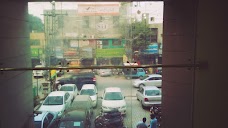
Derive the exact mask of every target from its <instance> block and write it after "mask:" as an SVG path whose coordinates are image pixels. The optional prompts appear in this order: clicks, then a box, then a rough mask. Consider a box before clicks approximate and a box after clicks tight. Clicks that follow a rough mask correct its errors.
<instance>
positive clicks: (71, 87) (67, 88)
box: [59, 84, 78, 98]
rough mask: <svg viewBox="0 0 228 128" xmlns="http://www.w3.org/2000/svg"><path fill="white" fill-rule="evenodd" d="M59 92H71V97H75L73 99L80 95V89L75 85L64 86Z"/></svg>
mask: <svg viewBox="0 0 228 128" xmlns="http://www.w3.org/2000/svg"><path fill="white" fill-rule="evenodd" d="M59 90H60V91H67V92H69V93H70V94H71V95H73V98H75V96H77V95H78V87H77V86H76V85H75V84H64V85H62V86H61V87H60V89H59Z"/></svg>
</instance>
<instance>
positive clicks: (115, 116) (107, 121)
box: [94, 111, 126, 128]
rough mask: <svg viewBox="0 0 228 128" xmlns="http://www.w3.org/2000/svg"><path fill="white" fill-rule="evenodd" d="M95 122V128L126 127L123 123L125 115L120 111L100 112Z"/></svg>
mask: <svg viewBox="0 0 228 128" xmlns="http://www.w3.org/2000/svg"><path fill="white" fill-rule="evenodd" d="M94 123H95V128H126V127H124V124H123V116H122V115H121V113H120V112H119V111H111V112H105V113H100V115H98V116H97V117H96V118H95V121H94Z"/></svg>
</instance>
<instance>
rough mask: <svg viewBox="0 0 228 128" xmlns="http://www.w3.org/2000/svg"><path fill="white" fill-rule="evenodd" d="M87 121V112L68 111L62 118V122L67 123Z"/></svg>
mask: <svg viewBox="0 0 228 128" xmlns="http://www.w3.org/2000/svg"><path fill="white" fill-rule="evenodd" d="M85 119H86V113H85V110H72V111H67V112H66V113H64V115H63V116H62V118H61V119H60V120H61V121H66V120H72V121H73V120H77V121H83V120H85Z"/></svg>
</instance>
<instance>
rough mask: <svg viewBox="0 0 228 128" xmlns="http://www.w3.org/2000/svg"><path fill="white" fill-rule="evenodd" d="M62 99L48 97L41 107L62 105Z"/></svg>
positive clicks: (60, 97) (59, 97)
mask: <svg viewBox="0 0 228 128" xmlns="http://www.w3.org/2000/svg"><path fill="white" fill-rule="evenodd" d="M62 104H63V97H62V96H48V97H47V98H46V99H45V101H44V104H43V105H62Z"/></svg>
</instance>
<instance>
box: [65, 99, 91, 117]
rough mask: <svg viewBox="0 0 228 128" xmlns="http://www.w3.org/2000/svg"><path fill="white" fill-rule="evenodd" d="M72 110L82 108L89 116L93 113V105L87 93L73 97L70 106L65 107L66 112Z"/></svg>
mask: <svg viewBox="0 0 228 128" xmlns="http://www.w3.org/2000/svg"><path fill="white" fill-rule="evenodd" d="M72 110H84V111H85V112H86V113H87V114H89V116H88V117H89V118H91V117H92V115H93V105H92V100H91V98H90V96H89V95H78V96H76V97H75V99H74V101H73V102H72V103H71V105H70V107H69V108H67V109H66V112H68V111H72Z"/></svg>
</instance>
